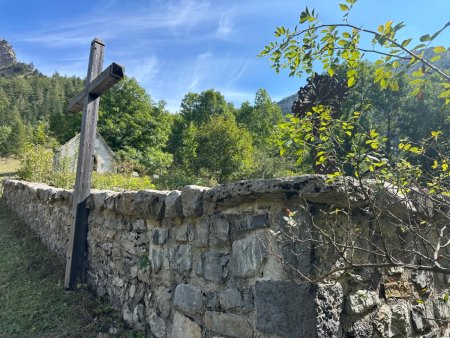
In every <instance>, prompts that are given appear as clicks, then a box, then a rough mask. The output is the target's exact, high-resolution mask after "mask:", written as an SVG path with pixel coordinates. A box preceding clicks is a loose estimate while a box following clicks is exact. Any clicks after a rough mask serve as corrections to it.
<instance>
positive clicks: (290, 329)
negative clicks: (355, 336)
mask: <svg viewBox="0 0 450 338" xmlns="http://www.w3.org/2000/svg"><path fill="white" fill-rule="evenodd" d="M342 300H343V294H342V287H341V286H340V285H339V284H337V283H336V284H334V285H324V286H318V285H310V284H297V283H294V282H288V281H270V280H267V281H257V282H256V285H255V310H256V329H257V330H258V331H259V332H263V333H269V334H276V335H279V336H281V337H284V338H297V337H311V338H314V337H337V336H339V329H340V322H339V319H340V313H341V307H342Z"/></svg>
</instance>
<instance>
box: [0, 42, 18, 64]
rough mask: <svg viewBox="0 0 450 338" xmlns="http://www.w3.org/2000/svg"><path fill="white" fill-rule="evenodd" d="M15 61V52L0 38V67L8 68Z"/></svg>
mask: <svg viewBox="0 0 450 338" xmlns="http://www.w3.org/2000/svg"><path fill="white" fill-rule="evenodd" d="M16 62H17V60H16V53H15V52H14V49H13V48H12V46H11V45H10V44H9V43H8V41H6V40H0V69H3V68H8V67H11V66H12V65H14V64H15V63H16Z"/></svg>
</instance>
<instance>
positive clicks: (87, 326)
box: [0, 202, 144, 338]
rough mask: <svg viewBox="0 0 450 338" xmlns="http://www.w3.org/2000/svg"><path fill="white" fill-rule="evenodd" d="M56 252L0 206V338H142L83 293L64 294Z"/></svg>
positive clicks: (98, 300)
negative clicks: (104, 337) (106, 336)
mask: <svg viewBox="0 0 450 338" xmlns="http://www.w3.org/2000/svg"><path fill="white" fill-rule="evenodd" d="M63 281H64V267H63V265H62V264H61V263H60V262H59V260H58V258H57V257H56V255H55V254H53V253H52V252H50V251H48V250H47V248H46V247H45V246H43V245H42V244H41V243H40V242H39V239H38V238H37V237H36V236H34V235H33V234H32V233H30V231H29V230H28V229H27V228H26V227H25V226H24V225H23V224H22V223H21V222H20V221H19V220H18V219H17V218H16V216H15V215H14V214H13V213H12V212H10V211H8V210H7V208H6V206H5V205H4V203H2V202H0V337H36V338H37V337H97V335H98V333H99V332H103V333H108V331H109V330H110V328H115V329H116V330H117V332H116V333H115V334H114V335H111V336H114V337H144V335H143V333H139V332H136V331H133V330H131V329H127V328H126V327H125V325H124V324H123V322H122V321H120V320H119V318H118V317H117V315H116V313H115V311H114V310H113V308H112V307H111V306H110V305H109V304H108V303H107V302H106V301H104V300H101V299H99V298H96V297H94V296H93V295H92V293H91V292H89V291H88V290H85V289H80V290H77V291H76V292H72V293H66V292H64V287H63Z"/></svg>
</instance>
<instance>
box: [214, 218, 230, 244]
mask: <svg viewBox="0 0 450 338" xmlns="http://www.w3.org/2000/svg"><path fill="white" fill-rule="evenodd" d="M210 243H211V245H230V222H229V221H228V220H227V219H226V218H224V217H222V216H218V215H214V216H212V217H211V218H210Z"/></svg>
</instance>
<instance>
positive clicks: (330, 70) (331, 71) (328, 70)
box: [327, 68, 334, 77]
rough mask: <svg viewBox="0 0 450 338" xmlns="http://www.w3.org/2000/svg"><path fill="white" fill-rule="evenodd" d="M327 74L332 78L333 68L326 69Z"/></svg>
mask: <svg viewBox="0 0 450 338" xmlns="http://www.w3.org/2000/svg"><path fill="white" fill-rule="evenodd" d="M327 73H328V75H330V76H331V77H333V75H334V69H333V68H328V69H327Z"/></svg>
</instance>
